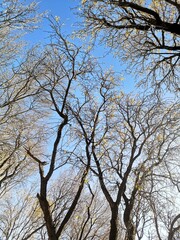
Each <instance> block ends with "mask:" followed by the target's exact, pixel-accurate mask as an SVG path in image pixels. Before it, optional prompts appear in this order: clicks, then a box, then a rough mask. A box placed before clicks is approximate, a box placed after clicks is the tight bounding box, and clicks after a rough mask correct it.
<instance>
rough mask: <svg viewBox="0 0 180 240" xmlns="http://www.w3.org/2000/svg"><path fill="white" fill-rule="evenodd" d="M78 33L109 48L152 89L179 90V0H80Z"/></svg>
mask: <svg viewBox="0 0 180 240" xmlns="http://www.w3.org/2000/svg"><path fill="white" fill-rule="evenodd" d="M82 3H83V4H82V6H81V9H82V11H81V13H80V14H81V15H82V16H83V17H84V18H85V26H84V27H83V28H84V29H83V30H81V31H80V34H82V33H84V34H86V33H90V34H92V35H93V38H94V37H95V38H96V37H98V39H99V38H100V42H101V43H105V44H107V45H108V46H109V47H110V48H112V49H113V50H114V52H115V54H116V55H118V56H119V57H120V58H121V59H123V60H124V61H126V62H129V64H130V66H131V68H132V69H133V72H134V70H136V71H137V76H139V73H141V74H144V78H143V77H142V83H146V84H147V80H149V82H150V84H151V86H153V87H154V88H155V90H157V89H159V90H162V88H163V86H165V87H166V88H167V89H169V90H171V91H173V92H174V91H179V56H180V52H179V51H180V46H179V37H180V4H179V2H178V1H176V0H173V1H167V0H161V1H154V0H152V1H148V2H147V1H141V0H138V1H123V0H122V1H118V0H117V1H116V0H115V1H107V0H98V1H82Z"/></svg>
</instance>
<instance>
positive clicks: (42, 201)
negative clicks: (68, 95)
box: [37, 195, 58, 240]
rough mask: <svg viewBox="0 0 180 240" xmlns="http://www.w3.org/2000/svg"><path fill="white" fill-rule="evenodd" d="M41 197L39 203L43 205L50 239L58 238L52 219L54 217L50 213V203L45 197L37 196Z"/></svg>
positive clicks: (55, 239)
mask: <svg viewBox="0 0 180 240" xmlns="http://www.w3.org/2000/svg"><path fill="white" fill-rule="evenodd" d="M37 197H38V199H39V203H40V205H41V209H42V211H43V213H44V220H45V224H46V228H47V232H48V237H49V240H58V237H57V234H56V229H55V226H54V224H53V221H52V217H51V214H50V209H49V204H48V202H47V200H46V199H43V198H42V197H41V196H39V195H38V196H37Z"/></svg>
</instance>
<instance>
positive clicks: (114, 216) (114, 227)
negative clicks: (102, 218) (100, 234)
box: [109, 204, 118, 240]
mask: <svg viewBox="0 0 180 240" xmlns="http://www.w3.org/2000/svg"><path fill="white" fill-rule="evenodd" d="M117 239H118V205H117V204H114V206H112V207H111V221H110V234H109V240H117Z"/></svg>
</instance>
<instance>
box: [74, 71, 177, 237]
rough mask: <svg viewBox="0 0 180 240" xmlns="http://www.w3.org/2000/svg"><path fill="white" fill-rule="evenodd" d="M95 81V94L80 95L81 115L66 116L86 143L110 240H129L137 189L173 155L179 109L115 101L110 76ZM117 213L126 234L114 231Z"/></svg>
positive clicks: (117, 97)
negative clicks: (72, 118)
mask: <svg viewBox="0 0 180 240" xmlns="http://www.w3.org/2000/svg"><path fill="white" fill-rule="evenodd" d="M99 79H101V81H100V84H99V85H100V86H99V90H97V92H94V89H93V90H92V91H90V90H89V89H88V91H84V99H85V101H84V102H83V103H81V107H80V109H81V110H80V111H75V110H73V109H71V111H72V114H73V115H74V116H75V117H76V119H77V123H78V124H79V135H80V137H81V138H85V139H86V141H90V143H91V144H90V145H91V150H89V151H90V154H91V155H92V156H93V161H92V163H91V171H92V172H93V174H94V175H95V176H97V177H98V179H99V183H100V185H101V189H102V191H103V193H104V196H105V198H106V200H107V202H108V203H109V206H110V209H111V218H110V233H109V239H111V240H114V239H118V238H119V237H120V236H121V237H122V238H123V234H125V236H124V238H125V239H128V240H134V239H135V236H136V235H137V231H138V230H137V228H136V226H135V223H134V217H133V214H134V213H133V211H134V208H135V205H136V204H137V203H138V202H139V200H138V196H139V193H140V192H141V191H142V190H141V188H142V187H143V186H145V185H146V181H147V182H149V179H148V177H149V175H150V176H151V172H152V171H154V169H156V168H157V167H158V168H159V167H160V166H161V167H163V164H164V162H165V161H167V160H166V159H169V155H170V153H171V154H173V153H174V151H175V150H177V145H176V140H177V139H178V134H177V132H178V130H177V129H178V117H177V115H176V113H177V110H178V105H177V104H174V105H173V104H170V105H169V106H168V105H166V103H161V102H159V100H158V99H154V98H152V99H151V98H150V97H144V96H139V97H138V96H136V97H134V98H133V96H130V95H129V96H128V95H127V96H126V95H124V96H123V93H121V94H120V95H119V94H117V93H116V91H115V87H114V85H116V83H113V80H114V78H113V76H112V75H111V74H110V73H106V74H105V75H103V76H101V78H99ZM96 88H97V86H96ZM98 91H99V93H98ZM94 96H96V97H94ZM97 96H99V97H97ZM97 99H98V100H97ZM87 109H88V112H87ZM76 131H78V130H76ZM84 164H85V163H84ZM151 181H153V179H152V180H151ZM151 181H150V184H151V185H152V184H153V182H151ZM159 187H160V188H161V187H162V186H161V184H160V186H159ZM161 200H162V199H161ZM122 203H123V204H124V205H121V204H122ZM119 209H120V212H121V213H122V215H123V221H124V227H125V229H126V230H125V229H123V228H120V227H119V222H120V221H119ZM139 214H140V213H139ZM118 231H120V232H118Z"/></svg>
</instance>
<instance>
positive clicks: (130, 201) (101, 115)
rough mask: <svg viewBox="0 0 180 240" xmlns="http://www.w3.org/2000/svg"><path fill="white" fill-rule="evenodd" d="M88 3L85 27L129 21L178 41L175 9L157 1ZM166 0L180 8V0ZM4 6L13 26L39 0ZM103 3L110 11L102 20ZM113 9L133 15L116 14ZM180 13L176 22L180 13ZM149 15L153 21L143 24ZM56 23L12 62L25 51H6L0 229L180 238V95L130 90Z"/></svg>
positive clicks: (20, 234)
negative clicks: (37, 43)
mask: <svg viewBox="0 0 180 240" xmlns="http://www.w3.org/2000/svg"><path fill="white" fill-rule="evenodd" d="M83 2H84V3H83V4H84V9H85V12H84V13H85V14H86V13H88V14H89V15H88V16H89V20H88V22H87V26H89V27H88V31H90V30H91V29H94V27H96V28H97V29H98V28H99V26H100V25H99V24H101V28H104V27H105V28H107V27H108V28H109V27H112V26H113V27H114V29H115V28H117V30H118V31H119V29H121V28H120V26H121V24H125V25H124V27H122V29H123V30H127V29H126V28H128V27H127V26H128V21H129V24H131V25H134V26H135V27H134V28H132V27H129V29H132V30H133V31H134V29H137V30H138V31H143V32H146V33H147V34H149V32H151V34H152V33H154V34H155V31H156V30H158V31H159V30H162V31H163V32H171V34H173V41H172V40H171V41H172V44H174V47H175V48H176V46H175V45H177V39H176V35H178V34H179V33H178V30H177V28H176V30H174V32H173V29H172V28H170V27H169V28H168V26H169V25H168V24H167V25H165V23H166V22H167V20H166V17H167V15H168V13H167V15H162V16H161V14H162V13H161V12H159V13H158V14H156V13H155V11H156V8H158V9H159V6H158V5H156V4H155V2H153V3H152V4H154V5H152V6H153V7H152V8H154V10H152V9H150V8H148V7H147V6H146V7H145V6H142V5H143V3H141V4H140V1H139V5H138V4H137V3H136V4H135V3H134V2H127V1H113V2H108V1H98V2H97V3H96V4H95V5H94V4H93V5H92V2H91V3H89V2H87V1H83ZM141 2H142V1H141ZM162 2H164V1H162ZM165 2H166V4H167V6H169V5H170V6H171V7H172V8H173V9H175V10H177V11H179V5H178V3H177V2H176V1H174V2H173V1H165ZM5 3H6V4H8V5H7V9H6V10H2V11H1V13H0V17H1V21H2V22H3V21H4V27H5V29H6V28H7V24H8V23H9V24H10V25H9V26H10V28H9V31H10V32H8V34H12V32H11V28H12V31H14V30H17V29H16V28H19V27H18V26H19V25H20V24H21V22H23V23H24V24H25V25H24V26H23V27H24V28H27V29H28V28H29V27H30V29H31V27H32V24H33V23H36V21H37V16H36V14H35V13H36V9H35V8H34V7H35V4H31V5H30V6H26V7H25V6H24V5H21V4H20V3H19V2H18V1H4V2H3V4H5ZM3 4H2V6H1V7H3V6H4V5H3ZM97 6H98V8H97ZM100 6H101V8H100ZM103 6H104V7H105V8H107V9H108V11H105V10H104V9H105V8H104V7H103ZM94 8H96V14H97V16H98V14H100V12H101V11H102V12H101V14H105V15H106V17H107V18H106V17H104V15H103V17H102V18H101V19H100V18H98V17H97V18H96V17H95V13H94V12H93V11H94ZM10 9H11V10H12V11H10ZM167 9H169V8H167ZM161 10H163V7H162V9H161ZM98 11H99V12H98ZM112 11H115V12H114V13H113V12H112ZM116 11H119V12H120V13H122V12H123V13H124V16H121V15H119V20H118V21H117V20H115V19H116V17H117V12H116ZM11 14H12V16H11ZM92 14H93V15H92ZM128 14H129V16H131V17H132V19H130V18H129V17H128ZM5 16H6V17H5ZM92 16H93V18H92ZM175 16H176V14H175ZM135 17H136V18H135ZM110 18H111V20H112V21H115V22H114V23H113V22H111V23H108V21H110V20H109V19H110ZM133 18H135V19H133ZM6 19H8V20H7V21H6ZM158 20H159V21H160V23H155V21H158ZM141 21H142V22H143V23H141ZM148 21H149V22H148ZM171 21H172V23H170V24H171V25H172V24H176V25H177V26H178V24H179V18H178V17H177V16H176V18H175V19H172V20H171ZM97 22H99V24H96V23H97ZM150 23H151V24H152V25H154V26H155V29H154V30H152V27H149V28H148V27H146V28H145V26H146V25H147V26H149V24H150ZM13 24H14V25H13ZM49 24H50V27H51V32H50V38H49V39H50V40H49V43H46V44H45V45H44V46H43V48H40V49H39V48H38V47H34V48H33V49H31V50H29V51H28V52H27V53H26V56H25V58H24V60H23V61H21V62H20V64H16V66H15V67H14V66H12V64H11V61H9V59H11V60H12V61H14V60H13V58H14V56H17V52H13V51H12V50H11V51H10V52H9V54H11V55H8V56H9V57H8V58H7V55H3V54H2V59H3V56H4V62H5V63H6V64H5V65H2V67H4V66H5V67H6V70H8V71H6V72H5V71H1V82H0V94H1V99H2V101H1V105H0V107H1V108H0V109H1V113H0V114H1V115H0V126H1V143H0V144H1V145H0V183H1V185H0V205H1V206H2V207H1V210H0V217H1V219H2V221H1V223H0V237H1V238H2V239H17V240H19V239H20V240H27V239H39V240H43V239H44V240H45V239H50V240H58V239H69V240H70V239H73V240H75V239H76V240H85V239H97V240H99V239H101V240H102V239H104V240H106V239H109V240H117V239H118V240H135V239H138V240H140V239H146V238H147V239H151V240H153V239H158V240H162V239H168V240H174V239H178V238H179V237H180V214H179V211H180V209H179V206H178V200H179V194H180V185H179V184H180V182H179V178H178V174H179V167H180V166H179V163H178V153H177V150H178V147H179V102H178V101H177V100H176V101H171V100H169V101H167V100H166V99H165V98H161V97H160V96H159V95H158V96H156V95H149V96H147V95H146V94H142V93H137V94H133V93H130V94H127V93H125V92H123V91H122V86H121V85H120V80H119V78H120V77H119V76H118V75H116V74H115V73H114V72H113V71H112V69H108V70H103V69H102V68H101V66H100V65H99V64H98V62H97V60H96V59H94V58H93V57H92V56H91V55H90V54H89V51H88V52H86V50H84V49H83V48H82V47H79V46H76V45H75V44H74V43H72V42H70V41H69V38H68V36H67V37H65V36H63V35H62V33H61V25H60V23H59V22H57V20H56V19H53V18H51V19H49ZM88 24H89V25H88ZM109 24H110V25H109ZM142 24H144V25H143V26H144V28H143V29H140V26H142ZM111 25H112V26H111ZM156 25H157V26H156ZM92 26H93V27H92ZM117 26H119V27H117ZM137 26H139V28H138V27H137ZM160 26H161V28H160ZM91 27H92V28H91ZM171 27H172V26H171ZM97 29H96V30H97ZM170 29H171V30H170ZM98 31H99V30H98ZM8 34H6V32H5V35H2V44H6V40H5V39H6V37H8V36H9V35H8ZM16 34H19V31H18V32H16V31H15V35H16ZM120 34H122V32H121V33H120ZM131 34H132V36H134V35H133V32H131V31H130V32H128V38H129V35H131ZM15 35H14V34H13V36H15ZM16 36H17V37H18V36H19V35H16ZM132 36H131V37H132ZM138 36H140V35H138ZM153 36H154V38H157V37H158V36H159V33H158V34H157V35H156V34H155V35H153ZM4 37H5V38H4ZM109 37H110V35H107V39H108V41H109V39H110V38H109ZM114 37H115V38H114V40H115V39H116V36H114ZM164 37H165V35H164ZM133 38H134V37H133ZM143 39H144V38H142V42H141V44H142V46H143V47H144V46H146V44H144V45H143ZM114 40H113V41H114ZM167 40H168V41H169V43H170V38H167ZM123 41H124V40H123ZM134 41H136V40H135V38H134ZM152 41H154V40H152ZM164 41H165V38H164ZM126 42H128V40H127V41H126ZM8 44H11V43H8ZM114 44H115V43H114ZM114 44H113V47H115V45H114ZM139 44H140V42H139ZM150 45H151V44H150ZM128 46H129V45H128ZM139 46H140V45H139ZM7 47H9V46H7ZM16 47H17V46H16ZM143 47H141V50H142V51H143ZM18 49H19V48H18ZM164 49H166V47H165V48H164ZM136 50H137V49H136ZM141 50H139V54H140V55H141ZM166 50H167V49H166ZM171 50H172V51H174V50H176V51H178V49H174V50H173V49H171ZM149 51H150V53H151V52H152V51H153V50H152V49H149ZM134 56H135V55H134ZM159 56H161V54H159ZM162 56H164V55H163V54H162ZM6 58H7V59H6ZM163 58H164V57H163ZM19 61H20V60H19ZM164 61H165V60H163V61H162V64H164V65H163V66H165V67H166V64H165V63H164ZM159 71H160V70H159ZM165 79H166V78H165ZM173 79H175V78H173ZM175 80H176V79H175ZM34 179H35V180H34ZM12 196H13V197H12Z"/></svg>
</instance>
